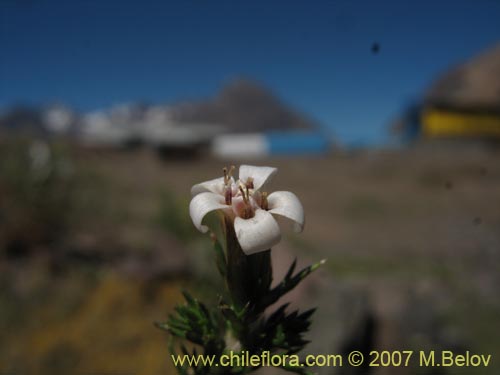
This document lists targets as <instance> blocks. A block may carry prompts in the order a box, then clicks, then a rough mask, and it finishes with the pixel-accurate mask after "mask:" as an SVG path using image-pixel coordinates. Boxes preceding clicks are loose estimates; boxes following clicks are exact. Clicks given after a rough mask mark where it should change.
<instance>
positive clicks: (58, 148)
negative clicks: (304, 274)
mask: <svg viewBox="0 0 500 375" xmlns="http://www.w3.org/2000/svg"><path fill="white" fill-rule="evenodd" d="M73 169H74V168H73V164H72V162H71V159H70V158H69V152H68V150H67V149H66V148H65V147H64V145H62V144H51V143H47V142H45V141H41V140H34V139H31V138H16V139H10V138H9V139H5V140H3V142H1V143H0V248H1V250H2V251H5V250H7V251H8V252H10V253H12V254H10V255H14V256H15V255H16V254H14V253H13V252H16V251H19V252H22V251H28V250H29V249H30V248H32V247H35V246H37V245H44V244H47V243H51V242H54V241H56V240H57V239H59V238H60V237H61V236H62V234H63V233H64V232H65V230H66V229H67V225H68V220H69V215H70V212H71V208H72V206H73V198H74V187H75V175H74V170H73Z"/></svg>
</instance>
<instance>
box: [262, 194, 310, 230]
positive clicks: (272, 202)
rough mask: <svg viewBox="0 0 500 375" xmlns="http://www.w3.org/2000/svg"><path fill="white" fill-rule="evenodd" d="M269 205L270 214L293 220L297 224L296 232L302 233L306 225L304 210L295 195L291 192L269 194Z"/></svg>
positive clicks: (295, 226)
mask: <svg viewBox="0 0 500 375" xmlns="http://www.w3.org/2000/svg"><path fill="white" fill-rule="evenodd" d="M267 203H268V207H269V211H268V212H270V213H272V214H275V215H281V216H284V217H286V218H288V219H290V220H293V221H294V222H295V223H294V224H295V225H294V230H295V231H296V232H302V230H303V229H304V223H305V217H304V208H303V207H302V204H301V203H300V201H299V198H297V196H296V195H295V194H294V193H291V192H289V191H275V192H274V193H271V194H269V196H268V197H267Z"/></svg>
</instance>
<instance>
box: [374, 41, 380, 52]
mask: <svg viewBox="0 0 500 375" xmlns="http://www.w3.org/2000/svg"><path fill="white" fill-rule="evenodd" d="M379 52H380V44H378V43H377V42H375V43H373V44H372V53H373V54H374V55H376V54H378V53H379Z"/></svg>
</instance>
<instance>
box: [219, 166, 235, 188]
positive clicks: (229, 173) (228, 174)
mask: <svg viewBox="0 0 500 375" xmlns="http://www.w3.org/2000/svg"><path fill="white" fill-rule="evenodd" d="M234 168H235V167H234V165H231V168H229V170H228V169H227V168H226V167H224V168H222V173H224V185H227V184H229V181H230V180H231V177H232V175H233V171H234Z"/></svg>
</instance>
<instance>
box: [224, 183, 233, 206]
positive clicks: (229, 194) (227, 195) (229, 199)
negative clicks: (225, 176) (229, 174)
mask: <svg viewBox="0 0 500 375" xmlns="http://www.w3.org/2000/svg"><path fill="white" fill-rule="evenodd" d="M224 198H225V199H226V204H227V205H230V204H231V203H232V202H233V193H232V192H231V187H226V191H225V193H224Z"/></svg>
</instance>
